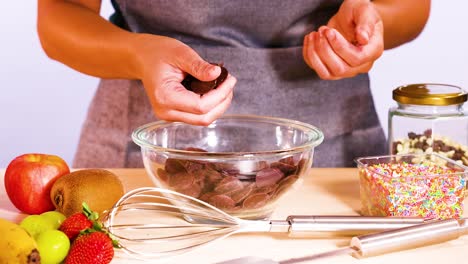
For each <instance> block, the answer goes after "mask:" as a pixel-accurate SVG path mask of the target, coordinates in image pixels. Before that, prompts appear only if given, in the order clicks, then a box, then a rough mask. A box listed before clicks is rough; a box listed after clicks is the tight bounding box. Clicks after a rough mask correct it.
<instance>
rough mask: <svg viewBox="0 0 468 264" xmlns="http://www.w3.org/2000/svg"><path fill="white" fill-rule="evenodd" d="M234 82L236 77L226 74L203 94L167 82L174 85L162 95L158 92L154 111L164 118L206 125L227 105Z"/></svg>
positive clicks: (229, 101) (221, 112) (224, 109)
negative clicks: (221, 81)
mask: <svg viewBox="0 0 468 264" xmlns="http://www.w3.org/2000/svg"><path fill="white" fill-rule="evenodd" d="M235 84H236V79H235V78H234V77H233V76H231V75H228V77H227V78H226V80H225V81H224V82H223V83H222V84H221V85H220V86H218V87H217V88H216V89H213V90H211V91H210V92H208V93H206V94H204V95H203V96H200V95H198V94H195V93H193V92H190V91H188V90H186V89H185V88H184V87H183V86H182V85H180V83H178V84H173V83H172V84H169V85H175V86H174V87H172V89H171V88H168V89H167V90H168V92H166V93H164V94H165V95H164V96H161V92H159V96H158V98H157V99H156V101H157V105H156V106H155V107H154V109H155V113H156V115H157V116H158V117H159V118H160V119H164V120H171V121H182V122H186V123H189V124H197V125H208V124H210V123H212V122H213V121H214V120H215V119H216V118H218V117H219V116H220V115H222V114H223V113H224V112H225V111H226V110H227V108H228V107H229V105H230V103H231V100H232V96H233V87H234V86H235Z"/></svg>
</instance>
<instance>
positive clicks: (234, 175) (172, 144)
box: [132, 115, 323, 219]
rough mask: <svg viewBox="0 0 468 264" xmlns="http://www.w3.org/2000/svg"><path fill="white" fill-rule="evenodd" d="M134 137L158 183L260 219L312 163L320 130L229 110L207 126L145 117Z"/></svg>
mask: <svg viewBox="0 0 468 264" xmlns="http://www.w3.org/2000/svg"><path fill="white" fill-rule="evenodd" d="M132 138H133V141H134V142H135V143H136V144H138V145H139V146H140V147H141V152H142V157H143V162H144V166H145V168H146V171H147V173H148V174H149V175H150V177H151V179H152V180H153V182H154V184H155V185H156V186H157V187H163V188H168V189H171V190H174V191H177V192H180V193H183V194H187V195H190V196H192V197H195V198H198V199H201V200H203V201H206V202H208V203H210V204H212V205H214V206H216V207H218V208H219V209H221V210H224V211H225V212H227V213H229V214H231V215H234V216H237V217H240V218H244V219H262V218H268V217H269V216H270V215H271V213H272V212H273V210H274V207H275V204H276V202H277V201H278V199H279V198H280V197H281V196H282V195H283V194H284V193H285V192H286V191H288V190H289V189H290V188H291V187H292V185H293V184H294V183H295V182H296V181H297V180H298V179H299V178H300V177H302V176H303V175H304V174H306V173H307V171H308V169H309V168H310V167H311V166H312V161H313V155H314V148H315V147H316V146H317V145H319V144H320V143H321V142H322V141H323V133H322V132H321V131H320V130H319V129H317V128H316V127H314V126H312V125H309V124H305V123H301V122H298V121H294V120H288V119H282V118H272V117H263V116H254V115H228V116H224V117H221V118H219V119H217V120H216V121H215V122H213V123H212V124H210V125H209V126H206V127H205V126H194V125H188V124H185V123H180V122H165V121H158V122H154V123H149V124H146V125H143V126H141V127H139V128H137V129H136V130H135V131H134V132H133V134H132Z"/></svg>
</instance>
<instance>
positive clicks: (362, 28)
mask: <svg viewBox="0 0 468 264" xmlns="http://www.w3.org/2000/svg"><path fill="white" fill-rule="evenodd" d="M353 17H354V21H353V22H354V24H355V31H356V32H355V34H356V41H357V43H358V44H359V45H366V44H368V43H369V40H370V38H371V36H372V35H374V26H375V25H376V24H377V23H378V22H379V21H381V19H380V16H379V14H378V12H377V10H375V7H374V6H373V5H372V4H370V3H365V4H360V5H359V6H357V7H356V8H354V9H353Z"/></svg>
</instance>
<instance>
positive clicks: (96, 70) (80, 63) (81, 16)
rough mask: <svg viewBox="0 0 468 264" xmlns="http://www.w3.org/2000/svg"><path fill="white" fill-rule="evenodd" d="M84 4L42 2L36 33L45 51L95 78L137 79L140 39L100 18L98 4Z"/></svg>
mask: <svg viewBox="0 0 468 264" xmlns="http://www.w3.org/2000/svg"><path fill="white" fill-rule="evenodd" d="M75 2H78V1H75ZM81 2H82V4H78V3H72V2H71V1H64V0H55V1H54V0H39V2H38V23H37V27H38V28H37V29H38V34H39V38H40V41H41V44H42V47H43V49H44V51H45V52H46V53H47V55H48V56H49V57H50V58H52V59H55V60H57V61H60V62H62V63H64V64H66V65H68V66H70V67H71V68H74V69H76V70H78V71H80V72H83V73H86V74H89V75H92V76H96V77H101V78H127V79H138V78H139V77H140V75H141V69H140V67H139V63H138V59H137V58H136V55H135V52H134V51H135V49H136V46H137V43H138V35H137V34H135V33H131V32H128V31H125V30H123V29H120V28H118V27H117V26H115V25H113V24H111V23H110V22H108V21H107V20H105V19H104V18H102V17H101V16H99V7H100V2H99V1H96V0H94V1H93V0H92V1H83V0H82V1H81ZM85 2H90V3H91V4H88V3H85ZM96 3H97V4H96Z"/></svg>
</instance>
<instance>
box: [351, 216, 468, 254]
mask: <svg viewBox="0 0 468 264" xmlns="http://www.w3.org/2000/svg"><path fill="white" fill-rule="evenodd" d="M466 225H467V223H466V220H465V219H463V220H457V219H447V220H440V221H430V222H428V223H424V224H420V225H415V226H410V227H405V228H400V229H396V230H387V231H384V232H379V233H374V234H368V235H362V236H357V237H353V238H352V239H351V245H350V246H351V247H353V248H354V249H355V250H356V252H355V253H354V254H355V256H356V257H368V256H375V255H380V254H384V253H389V252H394V251H399V250H405V249H411V248H416V247H421V246H425V245H431V244H437V243H442V242H445V241H449V240H452V239H456V238H458V237H459V236H460V235H463V233H466V232H467V230H466Z"/></svg>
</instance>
